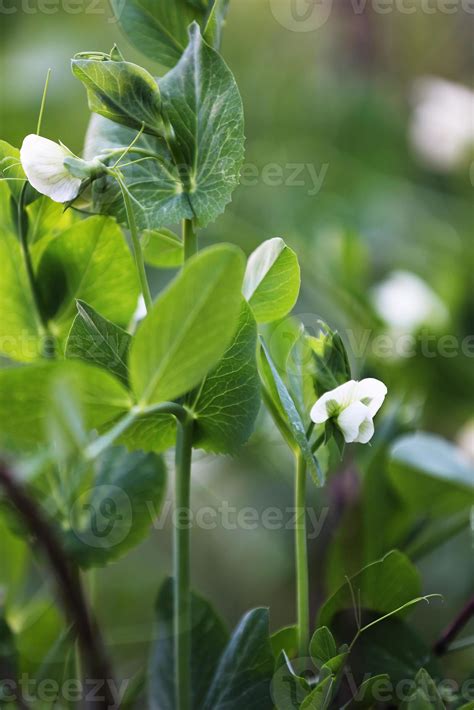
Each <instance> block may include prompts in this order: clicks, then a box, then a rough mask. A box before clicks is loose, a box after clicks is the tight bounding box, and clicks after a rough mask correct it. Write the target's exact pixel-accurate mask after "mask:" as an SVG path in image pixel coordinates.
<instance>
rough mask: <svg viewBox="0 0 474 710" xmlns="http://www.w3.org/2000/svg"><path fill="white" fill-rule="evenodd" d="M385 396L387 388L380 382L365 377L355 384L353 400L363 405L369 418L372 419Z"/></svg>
mask: <svg viewBox="0 0 474 710" xmlns="http://www.w3.org/2000/svg"><path fill="white" fill-rule="evenodd" d="M386 394H387V387H386V386H385V385H384V383H383V382H381V381H380V380H376V379H375V378H373V377H367V378H366V379H365V380H361V381H360V382H358V383H357V387H356V391H355V399H357V400H358V401H359V402H362V404H365V405H366V406H367V408H368V409H369V412H370V416H371V417H374V416H375V415H376V414H377V412H378V411H379V409H380V407H381V406H382V404H383V401H384V399H385V396H386Z"/></svg>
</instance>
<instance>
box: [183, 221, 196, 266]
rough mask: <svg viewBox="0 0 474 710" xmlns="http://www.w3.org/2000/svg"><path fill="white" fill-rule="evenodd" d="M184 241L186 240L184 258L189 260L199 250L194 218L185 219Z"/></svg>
mask: <svg viewBox="0 0 474 710" xmlns="http://www.w3.org/2000/svg"><path fill="white" fill-rule="evenodd" d="M183 242H184V260H185V261H187V260H188V259H190V258H191V257H192V256H194V254H196V252H197V250H198V240H197V234H196V232H195V231H194V226H193V221H192V219H185V220H183Z"/></svg>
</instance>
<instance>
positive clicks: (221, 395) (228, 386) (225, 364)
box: [190, 299, 260, 453]
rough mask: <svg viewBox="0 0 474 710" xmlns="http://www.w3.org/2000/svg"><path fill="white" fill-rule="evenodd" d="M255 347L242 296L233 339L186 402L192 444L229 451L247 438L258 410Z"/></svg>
mask: <svg viewBox="0 0 474 710" xmlns="http://www.w3.org/2000/svg"><path fill="white" fill-rule="evenodd" d="M256 350H257V325H256V323H255V320H254V317H253V315H252V312H251V310H250V308H249V307H248V305H247V303H246V302H245V301H244V300H243V299H242V306H241V312H240V318H239V323H238V326H237V331H236V333H235V335H234V337H233V340H232V342H231V344H230V345H229V347H228V348H227V350H226V351H225V353H224V355H223V357H222V359H221V360H220V362H219V363H218V365H217V367H216V368H215V369H214V370H213V371H212V372H210V373H209V374H208V375H207V377H206V379H205V380H204V382H203V383H202V385H201V387H200V388H199V390H198V392H197V394H196V399H195V400H194V402H193V404H191V405H190V406H191V409H192V411H193V413H194V415H195V439H194V445H195V446H196V447H201V448H203V449H206V451H213V452H218V453H232V452H235V451H236V450H237V449H238V448H239V447H240V446H242V445H243V444H244V443H245V442H246V441H247V439H248V438H249V436H250V434H251V433H252V431H253V427H254V424H255V420H256V418H257V414H258V411H259V409H260V379H259V376H258V369H257V359H256Z"/></svg>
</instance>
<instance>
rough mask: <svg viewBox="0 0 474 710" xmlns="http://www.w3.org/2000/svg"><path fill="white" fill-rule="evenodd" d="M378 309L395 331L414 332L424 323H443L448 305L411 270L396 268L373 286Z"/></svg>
mask: <svg viewBox="0 0 474 710" xmlns="http://www.w3.org/2000/svg"><path fill="white" fill-rule="evenodd" d="M372 301H373V304H374V307H375V310H376V311H377V313H378V314H379V315H380V316H381V317H382V318H383V319H384V321H385V322H386V323H387V325H389V326H390V328H391V329H392V330H393V331H396V332H400V333H413V332H415V331H417V330H418V329H419V328H421V326H423V325H431V326H434V327H440V326H442V325H443V323H444V322H445V321H446V320H447V318H448V317H449V313H448V309H447V308H446V306H445V304H444V302H443V301H442V300H441V298H440V297H439V296H438V295H437V294H436V293H435V292H434V291H433V289H432V288H431V287H430V286H429V285H428V284H427V283H426V282H425V281H423V279H421V278H420V277H419V276H417V275H416V274H413V273H411V272H410V271H402V270H400V271H393V272H392V273H391V274H389V276H388V277H387V279H386V280H385V281H383V282H382V283H380V284H378V285H377V286H375V288H374V289H373V290H372Z"/></svg>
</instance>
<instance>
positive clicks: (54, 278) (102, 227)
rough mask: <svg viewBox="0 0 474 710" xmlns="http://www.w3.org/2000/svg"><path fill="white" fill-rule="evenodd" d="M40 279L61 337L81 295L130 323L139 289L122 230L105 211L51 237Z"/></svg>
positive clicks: (111, 317) (107, 314)
mask: <svg viewBox="0 0 474 710" xmlns="http://www.w3.org/2000/svg"><path fill="white" fill-rule="evenodd" d="M38 281H39V284H40V286H41V289H42V293H43V302H44V307H45V312H46V313H47V315H48V317H49V318H50V319H51V320H53V332H54V333H55V334H57V335H58V337H59V338H60V339H61V340H62V341H64V340H65V339H66V337H67V334H68V332H69V329H70V327H71V325H72V321H73V320H74V318H75V316H76V312H77V311H76V301H77V300H81V301H85V302H86V303H88V304H89V305H90V306H92V307H93V308H94V309H96V310H97V311H98V312H99V313H100V314H101V315H102V316H103V317H104V318H107V319H109V320H111V321H112V322H113V323H118V324H119V325H127V324H128V322H129V321H130V319H131V317H132V315H133V313H134V312H135V309H136V305H137V301H138V296H139V292H140V289H139V286H138V279H137V274H136V269H135V264H134V262H133V259H132V255H131V254H130V251H129V249H128V247H127V245H126V242H125V238H124V236H123V234H122V231H121V230H120V228H119V227H118V226H117V224H115V222H114V221H113V220H112V219H107V218H105V217H90V218H89V219H86V220H85V221H83V222H80V223H78V224H75V225H73V226H72V227H71V228H70V229H68V230H66V231H65V232H63V233H62V234H61V236H59V237H57V238H56V239H54V240H53V241H52V242H50V244H49V245H48V247H47V248H46V250H45V252H44V254H43V257H42V259H41V262H40V266H39V271H38Z"/></svg>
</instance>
